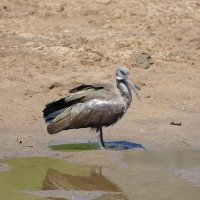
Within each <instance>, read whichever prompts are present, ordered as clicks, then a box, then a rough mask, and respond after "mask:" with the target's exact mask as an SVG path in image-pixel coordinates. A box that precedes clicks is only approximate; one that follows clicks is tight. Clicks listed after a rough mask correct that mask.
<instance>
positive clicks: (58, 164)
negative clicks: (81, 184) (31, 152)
mask: <svg viewBox="0 0 200 200" xmlns="http://www.w3.org/2000/svg"><path fill="white" fill-rule="evenodd" d="M0 164H7V165H9V166H10V167H11V170H10V171H4V172H3V171H2V172H1V171H0V180H1V181H0V199H1V200H8V199H15V200H18V199H19V200H27V199H29V200H43V199H46V198H44V197H36V196H33V195H31V194H27V193H25V192H24V191H28V190H41V189H42V187H43V181H44V180H45V177H46V176H47V172H48V170H49V169H54V170H58V171H59V172H61V173H67V174H70V175H71V176H89V175H90V168H88V167H85V166H79V165H74V164H70V163H67V162H66V161H64V160H61V159H56V158H50V157H23V158H13V159H5V160H0Z"/></svg>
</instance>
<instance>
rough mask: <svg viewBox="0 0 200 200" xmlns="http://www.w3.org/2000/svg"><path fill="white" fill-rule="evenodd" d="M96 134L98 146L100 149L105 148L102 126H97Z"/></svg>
mask: <svg viewBox="0 0 200 200" xmlns="http://www.w3.org/2000/svg"><path fill="white" fill-rule="evenodd" d="M96 134H97V139H98V143H99V146H100V148H101V149H102V150H103V149H105V144H104V141H103V131H102V127H100V128H97V130H96Z"/></svg>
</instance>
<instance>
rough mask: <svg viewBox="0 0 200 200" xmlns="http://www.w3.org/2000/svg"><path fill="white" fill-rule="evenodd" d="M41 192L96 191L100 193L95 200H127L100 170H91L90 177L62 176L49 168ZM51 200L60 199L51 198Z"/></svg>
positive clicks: (56, 199)
mask: <svg viewBox="0 0 200 200" xmlns="http://www.w3.org/2000/svg"><path fill="white" fill-rule="evenodd" d="M42 190H65V191H93V192H95V191H97V192H102V193H101V195H100V196H99V195H98V197H96V198H95V199H96V200H111V199H119V200H127V197H126V195H124V194H123V192H122V190H121V189H120V188H119V187H118V186H117V185H116V184H114V183H112V182H111V181H110V180H109V179H107V178H106V177H105V176H104V175H103V174H102V171H101V168H96V169H92V170H91V171H90V176H74V175H71V174H63V173H61V172H59V171H57V170H55V169H53V168H49V169H48V170H47V174H46V177H45V179H44V181H43V187H42ZM94 196H95V195H94ZM61 199H62V198H61ZM93 199H94V198H93ZM52 200H60V199H59V198H52Z"/></svg>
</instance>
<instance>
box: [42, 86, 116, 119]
mask: <svg viewBox="0 0 200 200" xmlns="http://www.w3.org/2000/svg"><path fill="white" fill-rule="evenodd" d="M113 91H114V88H113V86H112V85H109V84H104V85H98V84H96V85H95V84H94V85H80V86H78V87H76V88H74V89H72V90H70V94H69V95H68V96H66V97H63V98H61V99H58V100H54V101H52V102H50V103H48V104H46V106H45V109H44V110H43V117H44V118H45V120H46V122H50V121H51V120H53V119H54V118H55V117H57V116H58V115H59V114H61V113H62V112H63V111H64V110H65V109H67V108H70V107H71V106H73V105H75V104H78V103H84V102H87V101H89V100H91V99H102V100H109V99H113V98H115V94H114V92H113Z"/></svg>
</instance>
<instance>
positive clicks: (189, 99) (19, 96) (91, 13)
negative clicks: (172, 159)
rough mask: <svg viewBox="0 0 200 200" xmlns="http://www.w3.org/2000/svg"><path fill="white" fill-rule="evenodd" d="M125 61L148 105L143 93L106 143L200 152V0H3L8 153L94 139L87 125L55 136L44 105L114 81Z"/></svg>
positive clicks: (0, 149)
mask: <svg viewBox="0 0 200 200" xmlns="http://www.w3.org/2000/svg"><path fill="white" fill-rule="evenodd" d="M120 65H127V66H128V67H129V68H130V70H131V74H132V77H133V79H134V81H135V83H136V84H137V85H139V86H140V87H141V92H140V94H141V102H137V100H136V98H135V97H134V101H133V103H132V105H131V108H130V109H129V110H128V113H127V114H126V115H125V117H124V118H123V119H122V120H121V121H120V122H119V123H118V124H116V125H115V126H113V127H111V128H107V129H106V130H105V140H130V141H134V142H136V143H141V144H143V145H144V146H145V147H146V148H148V149H200V103H199V102H200V3H199V1H197V0H196V1H195V0H194V1H190V0H167V1H159V0H148V1H147V0H139V1H138V0H126V1H120V0H88V1H84V0H74V1H68V0H57V1H54V0H48V1H47V0H43V1H39V0H34V1H32V0H1V1H0V138H1V139H0V140H1V145H0V156H1V157H3V156H4V157H5V156H12V155H18V154H26V153H27V154H29V155H35V154H38V155H42V154H48V153H49V151H48V148H47V146H48V145H49V144H55V143H64V142H76V141H77V142H81V141H89V140H92V141H94V140H95V139H96V138H95V134H94V133H92V132H91V131H89V130H88V129H82V130H70V131H65V132H62V133H60V134H57V135H55V136H49V135H48V134H47V132H46V125H45V124H44V121H43V119H42V113H41V111H42V109H43V107H44V105H45V104H46V103H47V102H48V101H51V100H52V99H56V98H59V97H60V96H62V95H66V94H67V92H68V90H69V89H70V88H72V87H74V86H76V85H78V84H80V83H91V82H103V83H113V84H115V69H116V67H117V66H120ZM170 122H175V123H176V122H178V123H182V125H181V126H176V125H170ZM107 153H108V154H109V155H110V156H111V157H112V156H113V155H112V154H115V153H114V152H107ZM117 154H118V153H117ZM99 156H100V157H101V155H99ZM77 157H79V158H80V159H81V158H82V153H78V154H77ZM92 157H94V155H93V154H92V153H88V160H92V159H90V158H92ZM104 159H106V158H104ZM104 161H105V160H104ZM104 161H102V162H104ZM91 162H92V161H91Z"/></svg>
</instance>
